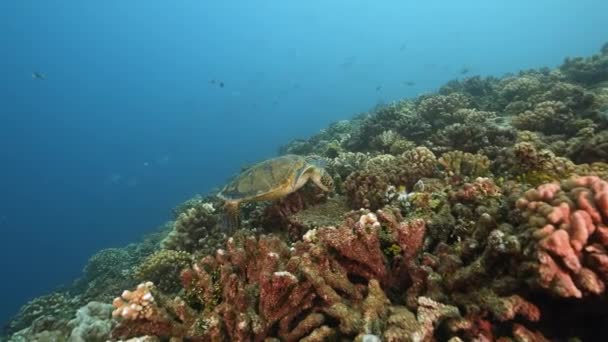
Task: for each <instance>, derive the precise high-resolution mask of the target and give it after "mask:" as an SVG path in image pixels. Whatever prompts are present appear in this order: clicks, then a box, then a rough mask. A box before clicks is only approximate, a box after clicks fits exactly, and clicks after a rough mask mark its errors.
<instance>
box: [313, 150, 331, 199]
mask: <svg viewBox="0 0 608 342" xmlns="http://www.w3.org/2000/svg"><path fill="white" fill-rule="evenodd" d="M306 162H307V163H308V164H309V165H310V166H311V168H312V169H313V171H312V172H313V174H312V177H311V178H312V180H313V182H315V183H316V184H317V186H318V187H320V188H321V189H323V190H325V191H330V192H332V191H333V190H334V181H333V179H332V178H331V175H330V174H329V173H328V172H327V170H326V169H325V167H326V166H327V159H326V158H323V157H320V156H317V155H310V156H307V157H306Z"/></svg>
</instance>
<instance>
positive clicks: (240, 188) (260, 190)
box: [217, 154, 332, 231]
mask: <svg viewBox="0 0 608 342" xmlns="http://www.w3.org/2000/svg"><path fill="white" fill-rule="evenodd" d="M324 167H325V161H324V160H323V159H321V158H319V157H316V156H309V157H303V156H298V155H293V154H288V155H284V156H281V157H277V158H273V159H268V160H265V161H263V162H261V163H258V164H256V165H254V166H252V167H250V168H249V169H247V170H245V171H243V172H242V173H241V174H240V175H238V176H237V177H236V178H235V179H233V180H232V181H231V182H230V183H228V184H227V185H226V186H225V187H224V189H222V191H220V192H219V193H218V195H217V196H218V197H219V198H221V199H223V200H225V204H224V227H225V228H226V229H227V230H229V231H233V230H235V229H236V228H238V224H239V204H240V203H241V202H250V201H270V200H275V199H279V198H281V197H284V196H286V195H289V194H290V193H292V192H295V191H296V190H298V189H300V188H301V187H302V186H304V184H306V183H307V182H308V180H312V181H313V182H314V183H315V184H316V185H317V186H318V187H319V188H321V189H322V190H323V191H329V190H330V189H329V187H328V185H329V186H331V184H332V181H331V177H330V176H329V175H328V174H327V172H325V168H324ZM326 184H327V185H326Z"/></svg>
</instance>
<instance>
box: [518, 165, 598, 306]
mask: <svg viewBox="0 0 608 342" xmlns="http://www.w3.org/2000/svg"><path fill="white" fill-rule="evenodd" d="M517 207H518V208H519V209H520V210H522V211H523V212H524V216H525V217H527V218H528V224H529V226H531V227H532V229H533V231H532V236H533V237H534V238H535V239H536V241H537V242H536V261H537V262H538V274H537V275H538V283H539V284H540V285H541V286H542V287H545V288H548V289H550V290H551V291H552V292H553V293H555V294H557V295H559V296H562V297H576V298H580V297H582V296H583V295H585V294H601V293H604V291H605V288H606V285H605V283H606V281H608V267H606V266H608V262H607V261H608V255H607V253H606V250H607V248H608V239H607V238H606V237H608V234H606V233H608V229H607V227H606V225H607V224H608V182H607V181H605V180H602V179H600V178H598V177H596V176H585V177H579V178H574V179H571V180H568V181H564V182H562V183H549V184H543V185H540V186H539V187H538V188H536V189H532V190H530V191H528V192H526V194H525V195H524V197H522V198H520V199H519V200H518V201H517Z"/></svg>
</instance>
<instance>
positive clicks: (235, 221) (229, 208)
mask: <svg viewBox="0 0 608 342" xmlns="http://www.w3.org/2000/svg"><path fill="white" fill-rule="evenodd" d="M239 204H240V201H226V202H225V203H224V214H223V217H222V222H221V226H220V228H221V229H222V230H223V231H225V232H227V233H228V234H231V233H234V232H235V231H236V230H237V229H239V224H240V215H239V214H240V213H239Z"/></svg>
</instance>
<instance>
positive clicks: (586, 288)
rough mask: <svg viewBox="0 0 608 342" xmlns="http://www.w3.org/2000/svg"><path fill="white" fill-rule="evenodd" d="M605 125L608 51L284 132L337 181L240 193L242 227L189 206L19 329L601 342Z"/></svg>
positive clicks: (606, 266)
mask: <svg viewBox="0 0 608 342" xmlns="http://www.w3.org/2000/svg"><path fill="white" fill-rule="evenodd" d="M607 128H608V45H607V46H605V47H604V48H603V49H602V51H601V53H600V54H597V55H595V56H592V57H589V58H574V59H567V60H566V61H565V62H564V63H563V64H562V65H561V66H560V67H558V68H556V69H554V70H550V69H541V70H530V71H524V72H520V73H519V74H517V75H509V76H506V77H503V78H492V77H490V78H481V77H470V78H465V79H463V80H459V81H452V82H449V83H448V84H446V85H445V86H443V87H442V88H440V89H439V91H438V92H437V93H435V94H431V95H424V96H420V97H418V98H414V99H408V100H403V101H399V102H395V103H392V104H389V105H386V106H383V107H380V108H376V109H374V111H372V112H370V113H367V114H365V115H360V116H358V117H356V118H354V119H353V120H350V121H341V122H338V123H335V124H332V125H330V126H329V127H328V128H327V129H325V130H323V131H321V132H320V133H319V134H317V135H315V136H313V137H311V138H309V139H307V140H298V141H293V142H291V143H289V144H287V145H286V146H283V147H282V148H281V153H282V154H293V155H302V156H308V155H317V156H320V157H322V158H325V163H324V164H325V168H324V170H325V171H326V172H327V174H328V175H329V176H331V178H332V179H333V187H334V190H333V191H332V192H330V193H329V194H328V193H327V192H325V191H322V190H321V189H319V187H317V186H315V184H311V183H310V182H309V184H306V185H305V186H304V187H302V188H301V189H300V190H298V191H296V192H293V193H291V194H288V195H286V196H284V197H282V198H280V199H278V200H275V201H258V202H247V203H242V205H241V210H240V221H241V229H239V230H238V231H237V232H235V233H234V234H226V233H225V231H222V230H221V229H220V226H221V220H222V215H223V209H222V208H223V207H222V206H223V202H222V201H221V200H219V199H218V198H217V197H214V196H213V195H210V196H207V197H197V198H194V199H192V200H189V201H187V202H185V203H183V204H182V205H180V207H178V208H176V209H175V211H174V214H175V215H174V220H173V221H172V222H170V223H169V224H167V225H166V226H165V227H164V229H163V231H162V232H161V233H157V234H153V235H150V236H149V237H147V238H146V240H145V241H143V242H140V243H137V244H132V245H129V246H127V247H126V248H121V249H108V250H104V251H101V252H99V253H98V254H97V255H95V256H94V257H93V258H92V259H91V260H90V262H89V264H88V265H87V267H86V268H85V273H84V276H83V278H82V279H79V280H78V281H77V282H76V283H75V284H74V286H72V287H71V288H69V289H66V290H62V291H58V292H54V293H51V294H48V295H46V296H43V297H39V298H37V299H35V300H33V301H31V302H30V303H28V304H27V305H25V306H24V307H23V308H22V309H21V311H20V312H19V314H18V315H17V316H16V317H15V318H14V319H13V320H12V321H11V322H10V324H9V325H8V327H7V333H8V334H7V338H8V339H9V340H10V341H106V340H110V341H119V340H121V341H169V340H170V341H352V340H355V341H453V342H456V341H504V342H506V341H566V340H570V341H580V340H582V341H608V333H607V332H606V328H605V324H606V322H607V320H608V300H607V298H608V297H607V296H606V293H607V290H606V284H607V282H608V164H607V163H606V162H607V161H608V159H607V158H608V129H607ZM262 176H264V175H262ZM286 177H287V178H289V177H292V175H287V176H286ZM271 185H272V184H271Z"/></svg>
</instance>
